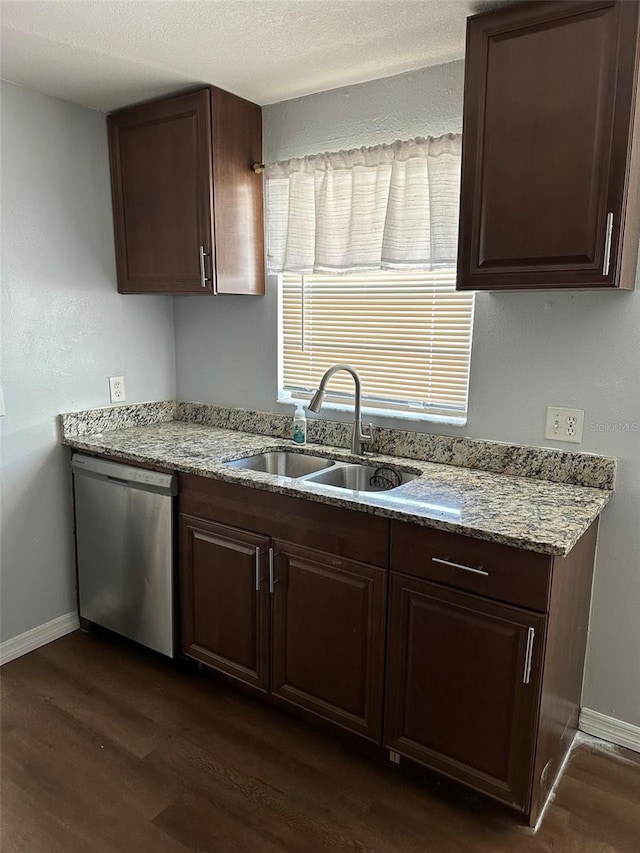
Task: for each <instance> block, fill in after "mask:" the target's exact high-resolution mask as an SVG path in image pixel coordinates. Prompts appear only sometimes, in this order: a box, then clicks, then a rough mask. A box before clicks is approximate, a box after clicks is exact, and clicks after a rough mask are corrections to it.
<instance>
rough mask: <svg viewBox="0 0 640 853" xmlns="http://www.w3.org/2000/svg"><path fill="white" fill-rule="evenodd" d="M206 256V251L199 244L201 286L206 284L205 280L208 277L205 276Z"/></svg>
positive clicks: (206, 280)
mask: <svg viewBox="0 0 640 853" xmlns="http://www.w3.org/2000/svg"><path fill="white" fill-rule="evenodd" d="M206 257H207V253H206V252H205V250H204V246H200V284H201V285H202V286H203V287H206V286H207V282H208V281H209V279H208V278H207V268H206V262H205V258H206Z"/></svg>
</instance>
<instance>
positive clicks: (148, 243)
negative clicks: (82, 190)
mask: <svg viewBox="0 0 640 853" xmlns="http://www.w3.org/2000/svg"><path fill="white" fill-rule="evenodd" d="M108 123H109V143H110V153H111V185H112V193H113V209H114V223H115V239H116V261H117V269H118V289H119V291H120V292H121V293H144V292H145V291H146V292H159V291H160V292H162V291H164V292H167V293H190V292H191V293H194V292H195V293H201V292H206V291H211V290H212V275H213V272H212V270H213V269H214V265H213V264H212V263H211V261H212V258H211V252H212V246H213V230H212V215H213V214H212V201H211V199H212V153H211V96H210V92H209V90H208V89H203V90H201V91H199V92H194V93H192V94H189V95H183V96H180V97H177V98H167V99H164V100H162V101H155V102H153V103H150V104H143V105H141V106H137V107H131V108H128V109H124V110H120V111H119V112H116V113H113V114H112V115H110V116H109V119H108ZM202 252H204V253H206V257H204V258H202ZM202 264H204V266H205V269H204V274H205V277H206V281H204V282H203V275H202V273H203V270H202V267H201V265H202ZM203 283H204V286H203Z"/></svg>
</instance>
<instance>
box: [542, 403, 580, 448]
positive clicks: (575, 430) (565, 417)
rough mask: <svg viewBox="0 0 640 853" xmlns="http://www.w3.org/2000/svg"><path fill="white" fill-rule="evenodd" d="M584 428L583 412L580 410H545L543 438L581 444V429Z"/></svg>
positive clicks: (551, 408) (550, 408)
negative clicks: (545, 419)
mask: <svg viewBox="0 0 640 853" xmlns="http://www.w3.org/2000/svg"><path fill="white" fill-rule="evenodd" d="M583 426H584V411H583V410H582V409H558V408H555V407H551V406H550V407H549V408H548V409H547V425H546V427H545V430H544V437H545V438H551V439H553V440H554V441H570V442H573V443H574V444H581V443H582V427H583Z"/></svg>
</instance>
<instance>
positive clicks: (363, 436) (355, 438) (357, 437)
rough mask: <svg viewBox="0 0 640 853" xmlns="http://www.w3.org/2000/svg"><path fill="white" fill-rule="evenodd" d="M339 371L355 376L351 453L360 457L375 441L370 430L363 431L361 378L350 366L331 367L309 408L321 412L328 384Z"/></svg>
mask: <svg viewBox="0 0 640 853" xmlns="http://www.w3.org/2000/svg"><path fill="white" fill-rule="evenodd" d="M338 370H346V371H347V373H350V374H351V375H352V376H353V381H354V382H355V384H356V404H355V409H356V410H355V420H354V422H353V435H352V437H351V452H352V453H355V454H357V455H358V456H359V455H360V454H361V453H362V452H363V446H364V445H367V444H371V442H372V441H373V436H372V434H371V431H370V429H369V431H368V432H364V431H363V429H362V417H361V413H360V410H361V408H362V387H361V385H360V377H359V376H358V374H357V373H356V371H355V370H354V368H353V367H351V365H350V364H334V366H333V367H330V368H329V370H327V372H326V373H325V375H324V376H323V377H322V379H321V380H320V385H319V386H318V390H317V391H316V393H315V394H314V395H313V397H312V398H311V402H310V403H309V405H308V406H307V408H308V410H309V411H310V412H315V413H316V414H318V412H319V411H320V407H321V406H322V401H323V400H324V395H325V390H326V387H327V382H328V381H329V380H330V379H331V377H332V376H333V374H334V373H336V372H337V371H338Z"/></svg>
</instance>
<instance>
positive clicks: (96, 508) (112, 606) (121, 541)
mask: <svg viewBox="0 0 640 853" xmlns="http://www.w3.org/2000/svg"><path fill="white" fill-rule="evenodd" d="M71 464H72V470H73V477H74V494H75V518H76V548H77V560H78V600H79V610H80V616H81V617H83V618H85V619H88V620H90V621H91V622H94V623H95V624H97V625H102V626H104V627H105V628H109V629H110V630H112V631H115V632H116V633H118V634H122V635H123V636H125V637H129V638H130V639H132V640H135V641H136V642H138V643H141V644H142V645H144V646H147V647H148V648H150V649H154V650H155V651H157V652H161V653H162V654H164V655H168V656H170V657H173V654H174V518H173V509H174V497H175V495H176V494H177V477H176V476H175V475H171V474H161V473H158V472H157V471H148V470H146V469H144V468H135V467H133V466H131V465H121V464H119V463H117V462H109V461H107V460H104V459H95V458H92V457H90V456H83V455H80V454H75V455H74V456H73V459H72V463H71Z"/></svg>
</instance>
